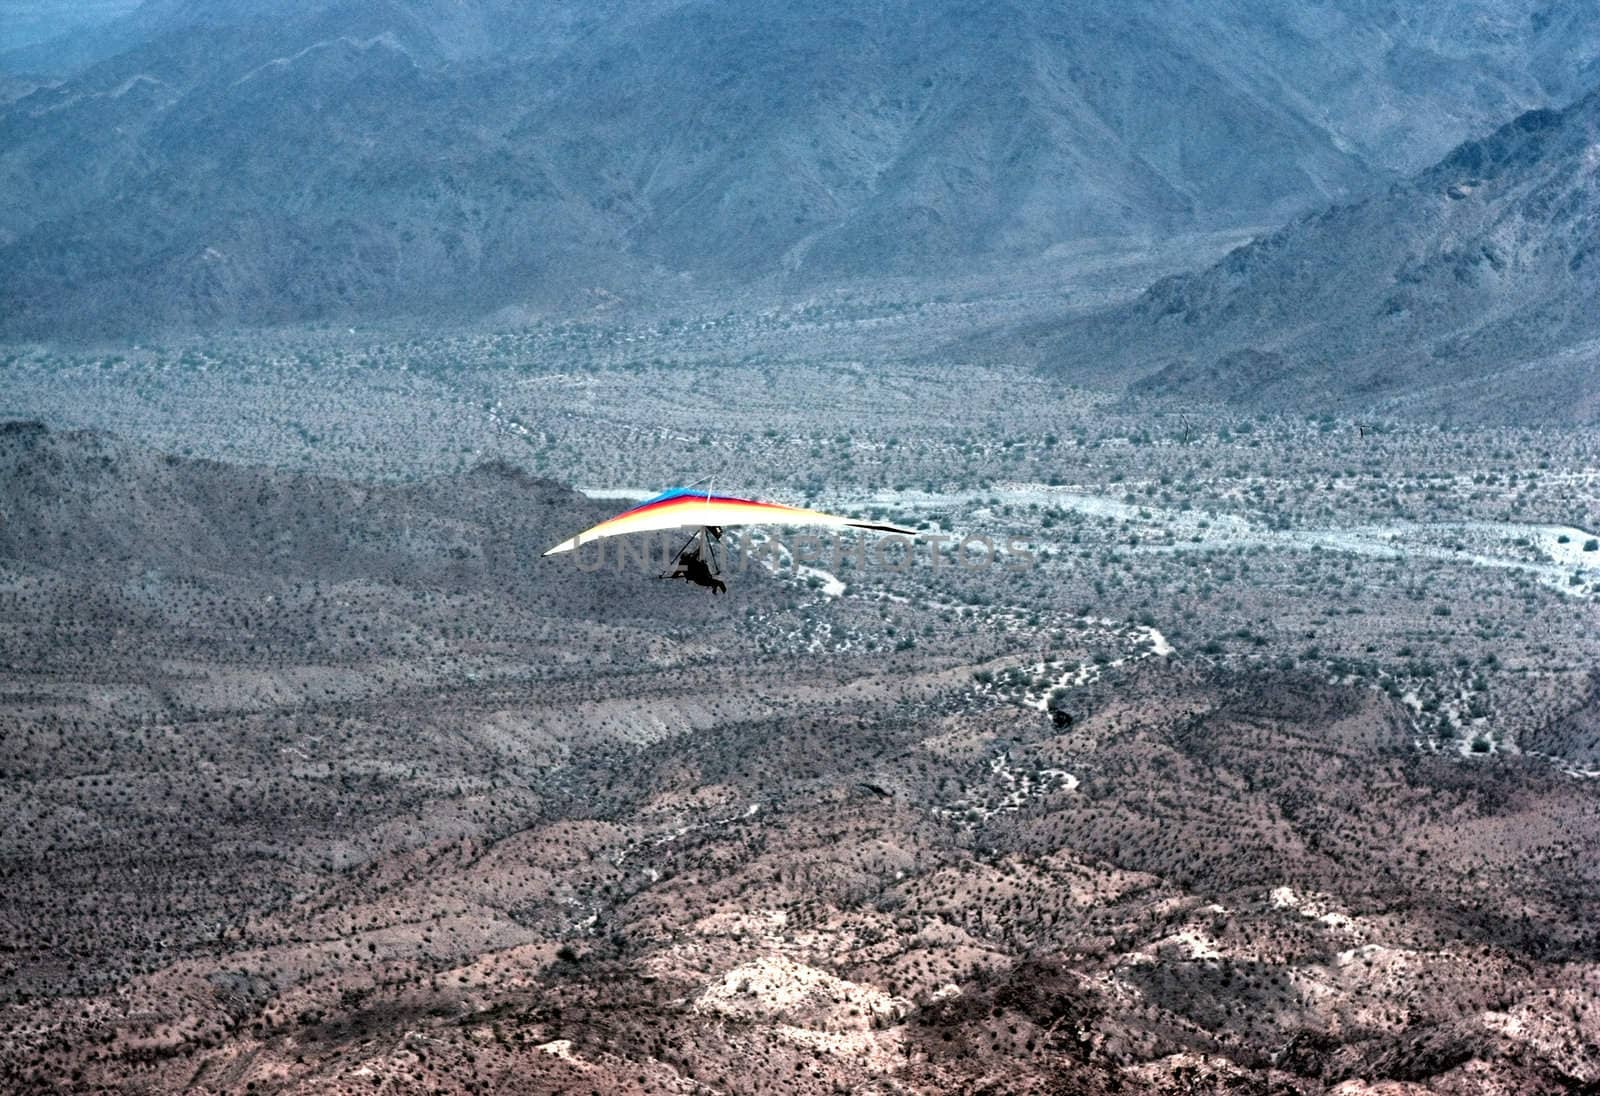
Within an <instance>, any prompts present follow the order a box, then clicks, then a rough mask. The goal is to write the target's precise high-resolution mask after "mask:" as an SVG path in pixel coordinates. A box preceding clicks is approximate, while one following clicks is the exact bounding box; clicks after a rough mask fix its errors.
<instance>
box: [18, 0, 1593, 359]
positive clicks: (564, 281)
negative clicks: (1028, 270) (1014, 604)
mask: <svg viewBox="0 0 1600 1096" xmlns="http://www.w3.org/2000/svg"><path fill="white" fill-rule="evenodd" d="M1587 15H1588V12H1587V5H1586V4H1583V3H1578V2H1559V0H1558V2H1546V0H1537V2H1535V0H1519V2H1516V3H1502V2H1489V0H1456V2H1452V3H1448V4H1433V3H1421V2H1416V0H1410V2H1402V3H1375V2H1374V3H1360V4H1353V5H1350V4H1345V5H1339V6H1338V7H1335V6H1333V5H1322V4H1317V5H1297V6H1294V7H1292V8H1289V7H1284V6H1283V5H1278V4H1273V3H1267V2H1265V0H1227V2H1224V3H1217V4H1207V5H1193V4H1187V3H1182V2H1180V0H1142V2H1139V3H1134V4H1125V3H1112V2H1110V0H1095V2H1092V3H1085V4H1081V5H1074V6H1073V7H1072V8H1071V10H1062V9H1057V8H1053V7H1045V6H1042V5H1034V4H1019V3H997V4H986V3H965V2H958V0H943V2H940V3H937V4H913V3H909V2H906V0H891V2H886V3H881V4H873V5H860V4H852V3H842V2H838V0H828V2H825V3H819V4H813V5H807V6H805V7H804V8H803V9H791V8H783V7H777V6H774V7H761V6H754V5H749V4H740V3H735V2H733V0H707V2H699V3H690V2H684V0H613V2H610V3H598V4H587V5H581V6H573V5H566V4H557V3H553V2H539V3H530V4H512V3H509V2H504V0H498V2H497V0H472V2H467V3H458V2H454V0H451V2H446V0H326V2H318V3H310V4H276V5H274V4H270V3H269V4H246V3H242V2H225V3H217V4H203V5H202V4H198V3H195V2H193V0H152V2H150V3H146V4H143V5H141V6H140V7H139V8H138V9H137V10H135V11H134V12H132V13H131V14H129V15H127V16H126V17H123V18H120V19H115V20H112V21H110V22H108V23H105V24H102V25H101V26H99V27H97V28H95V29H93V30H91V31H87V32H83V33H80V34H77V35H75V36H73V37H71V38H69V39H67V40H64V41H62V40H58V41H56V42H53V43H45V44H38V45H33V46H29V47H26V48H24V49H21V50H13V51H10V52H9V53H6V54H4V55H3V56H0V67H3V68H4V69H5V70H7V71H8V72H9V73H10V74H11V75H10V77H8V83H7V85H6V86H7V88H8V90H7V91H6V93H5V97H6V98H7V99H9V100H10V101H9V102H8V103H7V104H6V105H5V106H4V107H0V182H3V186H0V192H3V194H4V195H5V197H4V198H3V199H0V292H3V293H4V295H5V297H6V299H7V301H8V307H7V308H6V309H5V314H4V317H3V319H0V325H3V326H0V331H3V333H5V334H8V335H11V336H28V337H48V336H55V335H85V334H104V333H113V332H126V331H131V330H147V329H151V328H160V327H171V326H190V325H196V324H201V325H204V324H226V323H235V322H244V323H269V322H278V321H294V320H305V319H310V318H316V317H324V316H347V315H373V314H380V313H384V312H399V311H411V312H418V311H426V312H429V313H432V314H437V313H439V312H441V311H446V312H448V311H461V312H467V313H471V312H482V311H485V310H487V309H489V308H491V307H493V306H495V305H498V304H501V303H505V302H506V301H508V300H519V299H529V298H537V297H541V296H550V295H559V294H560V293H562V292H565V291H566V290H568V289H570V288H571V287H575V286H582V287H587V286H590V285H602V286H606V285H609V286H611V287H613V288H615V287H619V286H620V287H630V286H636V285H638V284H641V283H642V282H645V281H648V280H651V279H656V280H662V281H663V284H666V282H665V281H664V280H667V279H670V280H671V283H672V284H678V283H679V282H680V281H681V279H683V278H689V279H692V280H694V281H695V282H699V283H705V282H711V283H719V284H720V283H723V282H731V281H738V282H739V283H740V284H748V283H749V282H750V281H751V280H752V279H788V280H789V281H790V282H791V283H793V282H810V281H815V280H818V279H823V280H826V279H838V278H843V277H860V276H873V275H881V274H907V273H912V274H919V275H932V276H948V275H950V274H952V273H961V272H965V271H969V270H972V269H989V268H995V267H997V266H1000V265H1003V264H1014V263H1016V262H1018V261H1022V260H1028V259H1037V258H1040V257H1042V256H1049V255H1051V254H1054V253H1056V251H1058V250H1059V249H1061V248H1063V247H1067V248H1070V247H1071V246H1072V245H1073V243H1074V242H1075V241H1084V240H1088V239H1104V238H1106V237H1113V238H1117V239H1122V240H1126V241H1130V242H1132V243H1137V242H1138V241H1141V240H1145V241H1149V242H1150V243H1151V244H1152V245H1156V244H1158V243H1159V241H1161V240H1163V239H1165V238H1168V237H1169V236H1170V235H1171V234H1172V233H1174V232H1180V231H1184V230H1187V229H1215V228H1228V227H1234V228H1237V227H1239V226H1254V225H1262V224H1272V223H1278V222H1281V221H1282V220H1283V219H1284V218H1286V217H1290V216H1293V215H1295V214H1297V213H1300V212H1303V211H1305V210H1307V209H1313V208H1319V207H1321V206H1324V205H1326V204H1327V203H1328V202H1330V201H1338V200H1344V199H1348V198H1351V197H1353V196H1357V195H1360V194H1365V193H1369V192H1371V191H1372V190H1373V188H1375V187H1376V188H1380V189H1381V188H1382V187H1383V186H1386V185H1388V184H1389V183H1390V182H1391V181H1393V180H1396V179H1398V178H1401V177H1403V175H1404V174H1405V173H1406V172H1409V171H1413V170H1416V169H1417V168H1420V167H1422V166H1423V165H1424V164H1426V163H1427V162H1429V161H1430V160H1432V159H1435V158H1436V157H1437V156H1439V155H1440V154H1442V153H1443V152H1444V151H1446V150H1447V149H1448V148H1449V147H1451V146H1452V145H1453V144H1455V143H1456V142H1458V141H1460V140H1462V139H1463V138H1465V137H1468V136H1471V135H1474V134H1478V133H1482V132H1485V131H1487V130H1488V129H1489V128H1490V127H1491V126H1492V125H1494V124H1497V123H1499V122H1501V121H1503V120H1504V119H1506V118H1509V117H1512V116H1514V115H1516V114H1518V113H1519V112H1521V111H1523V110H1526V109H1528V108H1540V107H1546V106H1550V105H1553V104H1559V103H1562V102H1565V101H1567V100H1570V99H1571V98H1573V97H1574V96H1575V95H1577V94H1578V93H1579V92H1580V91H1581V90H1582V89H1583V88H1585V87H1586V86H1587V85H1588V84H1589V83H1590V82H1593V81H1594V80H1596V79H1597V68H1596V61H1595V58H1596V56H1597V55H1600V24H1596V22H1595V21H1594V20H1593V19H1592V18H1588V17H1587ZM29 73H31V74H33V75H31V76H29V77H28V79H22V78H21V77H22V76H23V75H25V74H29ZM30 88H31V90H29V89H30Z"/></svg>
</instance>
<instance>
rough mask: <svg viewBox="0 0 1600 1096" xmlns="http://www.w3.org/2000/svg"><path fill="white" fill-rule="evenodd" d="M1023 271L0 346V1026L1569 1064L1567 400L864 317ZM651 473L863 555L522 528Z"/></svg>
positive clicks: (109, 1081)
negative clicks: (545, 315)
mask: <svg viewBox="0 0 1600 1096" xmlns="http://www.w3.org/2000/svg"><path fill="white" fill-rule="evenodd" d="M1031 307H1041V308H1042V307H1047V302H1039V303H1038V304H1037V305H1035V304H1030V303H1029V299H1028V298H1026V297H1021V298H1019V297H1017V296H1011V295H1006V294H998V295H996V294H993V293H992V292H990V291H988V290H986V291H984V292H982V293H973V294H969V295H967V296H963V295H962V294H959V293H951V294H949V295H948V296H946V297H945V298H943V299H940V300H934V299H927V298H923V299H918V298H915V297H912V296H910V295H909V294H902V295H897V294H896V293H894V292H891V291H889V290H885V291H884V292H883V293H882V294H880V295H879V296H876V297H872V298H853V297H848V296H820V297H818V298H816V299H814V300H813V302H812V303H811V304H810V305H807V306H804V307H791V308H787V309H767V308H758V309H754V310H752V311H748V312H744V311H738V310H735V309H729V308H723V309H720V310H717V311H715V312H707V313H705V314H702V315H681V314H680V315H676V316H671V317H661V316H656V317H648V316H638V315H636V314H634V313H631V312H616V311H614V310H607V309H605V308H603V307H602V308H601V309H600V310H598V311H596V312H595V313H594V315H593V319H592V320H590V321H584V322H582V323H577V322H573V323H563V324H551V323H547V322H543V321H535V322H532V323H529V324H525V325H523V326H521V327H504V328H500V329H494V330H490V329H483V328H463V329H459V330H455V331H436V332H432V333H426V334H424V333H405V332H393V333H383V332H362V333H355V334H352V333H350V332H348V331H344V330H340V331H337V332H335V331H328V330H314V329H297V330H285V331H282V332H278V333H255V334H251V335H242V336H239V337H238V341H229V340H211V341H206V340H194V341H175V342H171V343H168V344H164V345H152V346H144V347H141V348H139V349H137V350H132V349H126V348H125V349H122V350H118V351H115V352H110V351H105V352H100V351H73V352H65V351H61V350H57V349H50V348H44V347H17V348H13V350H12V351H11V353H10V354H8V356H7V363H8V364H7V365H6V366H5V376H6V377H7V380H8V384H7V388H6V393H7V395H6V399H7V401H8V406H7V407H6V408H5V409H4V410H5V411H6V412H8V413H10V414H13V415H21V416H25V417H27V416H32V417H36V418H38V417H42V418H43V419H45V420H47V421H48V422H49V423H50V424H51V425H48V426H47V425H43V424H36V423H30V422H28V421H26V418H24V419H20V420H17V421H13V422H12V423H11V424H10V425H8V426H6V427H5V429H4V432H3V436H0V461H3V462H4V463H3V475H0V484H3V485H4V488H3V491H4V493H3V496H0V513H3V519H0V521H3V523H0V567H3V570H0V629H3V632H0V636H3V639H0V651H3V652H4V657H3V658H0V705H3V707H0V719H3V720H4V726H5V733H4V735H3V741H4V743H5V748H4V756H3V758H0V763H3V779H4V783H5V794H4V795H3V796H0V803H3V804H4V811H5V819H4V824H3V826H0V832H3V833H4V834H5V838H4V843H3V845H0V871H3V873H4V879H5V884H6V885H5V888H4V895H5V897H4V898H3V899H0V916H3V918H4V923H5V926H6V927H5V930H4V937H5V940H6V947H7V950H6V951H4V952H3V953H0V961H3V966H0V992H3V995H4V1004H3V1010H4V1011H3V1013H0V1016H3V1024H4V1027H3V1028H0V1055H3V1057H0V1077H3V1078H4V1079H5V1082H6V1084H7V1085H8V1086H9V1087H10V1088H13V1089H16V1090H18V1091H59V1090H62V1089H65V1090H69V1091H105V1090H111V1091H144V1092H164V1091H176V1090H180V1089H184V1088H186V1087H192V1088H195V1089H198V1090H204V1091H216V1092H245V1091H252V1092H272V1091H278V1092H331V1091H349V1092H358V1091H401V1092H437V1091H444V1092H501V1091H525V1092H552V1093H553V1092H590V1091H597V1092H630V1091H632V1092H705V1093H710V1092H751V1093H756V1092H772V1091H797V1092H807V1091H816V1092H831V1091H862V1092H874V1091H875V1092H929V1093H933V1092H951V1091H993V1092H1027V1091H1038V1092H1047V1091H1048V1092H1115V1091H1123V1092H1127V1091H1157V1092H1174V1093H1176V1092H1194V1091H1247V1092H1249V1091H1260V1092H1268V1091H1271V1092H1303V1093H1320V1092H1332V1091H1339V1092H1361V1091H1415V1092H1483V1091H1491V1092H1504V1093H1523V1092H1561V1091H1572V1090H1577V1089H1581V1088H1582V1087H1583V1086H1585V1085H1593V1084H1594V1083H1596V1081H1597V1080H1600V1053H1597V1049H1596V1048H1597V1045H1600V1014H1597V1012H1596V1009H1595V1005H1594V1001H1595V1000H1596V996H1597V990H1600V935H1597V934H1600V904H1597V903H1596V902H1595V901H1594V898H1593V895H1594V893H1595V886H1596V882H1597V880H1596V878H1595V869H1594V866H1593V857H1592V856H1590V855H1588V852H1589V850H1590V849H1592V848H1593V847H1594V845H1595V842H1596V840H1597V839H1600V832H1597V830H1600V799H1597V794H1600V783H1597V779H1600V738H1597V725H1596V721H1595V711H1596V696H1597V693H1596V683H1595V676H1594V675H1595V667H1596V657H1597V654H1600V649H1597V646H1596V640H1595V635H1596V632H1595V629H1594V622H1595V619H1596V602H1597V600H1600V544H1595V543H1594V541H1595V537H1596V532H1597V530H1600V491H1597V490H1596V483H1597V482H1600V449H1597V446H1596V440H1595V438H1594V436H1593V435H1592V433H1586V432H1584V431H1573V430H1557V429H1530V428H1513V427H1488V426H1485V427H1480V428H1473V429H1465V428H1460V427H1441V426H1438V425H1418V424H1414V423H1407V422H1405V421H1403V420H1384V419H1379V418H1376V417H1370V418H1365V419H1362V420H1359V421H1352V420H1348V419H1337V418H1334V417H1332V416H1325V417H1323V416H1319V417H1313V418H1306V417H1301V416H1286V415H1260V414H1241V413H1239V412H1237V411H1234V410H1229V409H1224V408H1217V407H1209V408H1208V407H1205V406H1203V405H1195V406H1193V407H1191V408H1190V409H1189V410H1187V411H1184V412H1182V413H1171V412H1168V411H1163V410H1157V409H1141V408H1139V407H1138V406H1132V405H1129V404H1127V403H1126V402H1125V401H1122V400H1121V398H1120V397H1112V396H1108V395H1104V394H1098V393H1093V392H1088V391H1082V390H1075V389H1069V388H1063V387H1060V386H1058V385H1056V384H1054V383H1053V382H1049V381H1047V380H1045V379H1042V378H1040V377H1038V376H1037V375H1034V374H1030V373H1027V372H1024V371H1020V370H1012V369H1006V368H1003V367H997V366H979V365H956V364H954V363H952V364H949V365H926V364H916V363H915V362H913V361H910V360H902V361H900V362H898V363H896V362H895V358H894V354H893V353H888V352H887V351H892V349H893V348H894V347H895V346H896V345H898V344H899V343H900V342H901V341H905V342H915V341H917V340H918V338H919V331H932V332H934V333H937V332H938V331H939V330H940V325H942V324H947V325H949V327H950V328H951V329H955V328H957V327H959V326H960V325H962V324H964V323H966V322H968V321H969V320H970V319H971V317H972V316H973V315H974V314H975V313H977V314H993V312H995V311H1000V312H1005V313H1007V314H1015V313H1017V312H1018V311H1025V310H1026V309H1028V308H1031ZM864 347H878V348H881V349H882V350H884V351H886V353H885V354H884V357H883V359H882V360H883V361H884V362H886V363H887V364H883V365H879V366H876V367H875V368H874V369H873V371H872V372H871V374H870V375H869V374H868V373H867V372H866V371H865V370H864V369H863V368H862V365H861V363H860V361H859V357H860V355H861V354H862V353H863V348H864ZM801 348H804V349H803V350H802V349H801ZM258 370H259V372H257V371H258ZM254 378H259V379H254ZM69 426H70V427H75V429H67V427H69ZM107 429H109V430H112V431H114V432H115V433H106V432H104V431H105V430H107ZM125 438H126V439H132V438H142V439H147V440H146V441H132V440H123V439H125ZM151 443H153V444H154V447H152V446H151ZM185 449H186V450H188V453H187V454H185V453H184V452H183V450H185ZM219 457H221V458H226V459H225V460H222V461H218V460H216V459H215V458H219ZM341 470H342V471H343V474H340V473H341ZM703 475H715V476H716V477H718V486H719V489H729V490H732V489H734V487H735V485H737V486H738V487H739V488H741V489H745V490H748V491H749V492H750V493H752V494H758V495H764V496H766V497H773V498H777V499H780V500H783V501H790V502H810V503H814V504H817V505H824V506H829V507H833V508H838V509H846V510H850V511H854V512H858V513H863V514H878V515H882V516H892V517H893V518H894V519H895V520H901V521H906V522H909V523H911V524H913V525H916V526H918V527H919V529H920V530H922V534H923V536H922V542H921V543H920V544H919V545H918V547H917V549H916V552H917V556H916V561H915V566H912V567H910V568H909V569H906V570H904V571H900V570H896V569H893V568H887V567H884V566H881V565H876V564H874V563H873V562H872V561H871V559H870V558H869V559H868V560H867V561H866V562H865V563H863V562H861V561H858V560H854V559H852V558H851V557H852V550H849V549H847V550H846V551H845V552H843V553H842V558H840V559H837V560H835V559H832V558H829V557H828V556H826V555H824V556H823V557H822V558H818V559H812V560H805V561H790V560H787V559H784V560H783V563H784V565H783V566H780V567H778V568H777V569H776V570H775V571H774V572H773V573H766V572H764V571H762V570H760V569H758V568H752V569H750V570H747V571H745V572H742V573H737V574H735V575H734V576H733V578H732V590H731V592H730V594H729V595H728V596H727V597H722V598H712V597H710V596H705V595H703V592H702V591H698V590H694V589H691V588H688V587H683V586H681V585H679V584H667V583H660V582H657V581H656V580H655V579H654V578H652V577H650V576H648V575H644V574H638V573H635V572H633V571H632V570H625V571H623V572H621V573H615V572H613V571H612V570H609V569H608V570H606V571H603V572H600V573H585V572H583V571H582V570H580V569H578V568H577V567H576V566H575V565H574V564H573V562H572V561H571V560H566V559H554V558H552V559H541V558H539V553H540V552H542V551H543V549H544V548H545V547H548V546H549V545H550V544H552V543H554V542H556V541H557V540H559V539H562V538H563V537H565V536H567V535H569V534H570V533H571V532H573V531H574V530H575V529H577V528H581V527H583V526H584V525H587V524H589V523H592V522H593V521H594V520H597V519H598V518H599V517H601V516H603V515H605V514H607V513H610V512H613V511H614V510H615V509H617V508H619V507H620V506H622V505H623V502H622V501H620V500H621V499H623V498H626V497H636V496H639V495H642V494H644V493H646V492H647V491H648V490H651V489H654V488H657V487H659V486H662V485H664V484H666V483H669V482H673V481H676V480H687V479H695V478H699V477H700V476H703ZM563 483H568V484H577V485H578V486H580V487H582V488H583V489H584V490H586V491H588V492H589V493H590V495H592V496H593V497H592V498H586V497H585V496H584V495H583V494H580V493H578V492H575V491H573V490H572V489H570V488H568V487H564V486H560V485H561V484H563ZM968 534H981V535H983V536H984V537H987V538H989V539H990V540H992V541H994V542H995V543H997V544H999V545H1000V546H1001V548H1002V552H1003V550H1004V549H1006V548H1007V547H1008V546H1009V545H1011V544H1012V543H1013V542H1014V543H1015V544H1016V545H1018V546H1026V548H1027V549H1028V550H1029V551H1030V552H1032V553H1034V554H1035V557H1036V561H1037V565H1036V566H1033V567H1031V568H1027V569H1008V568H1007V567H1005V566H1004V556H1003V554H1002V557H1001V559H1000V560H999V561H998V562H997V564H996V565H995V566H988V567H986V566H982V565H981V564H982V559H981V558H979V559H977V560H976V561H975V560H973V559H970V558H967V557H966V556H958V554H957V549H955V547H954V546H953V544H945V545H944V546H943V547H938V546H937V545H938V542H937V541H936V540H935V539H933V538H935V537H937V536H940V535H950V536H951V537H953V538H959V537H964V536H966V535H968ZM749 546H750V541H748V540H746V539H744V538H743V537H741V536H738V535H736V536H735V540H734V543H733V545H732V548H733V550H734V552H736V553H737V552H741V551H744V550H747V549H748V548H749ZM978 551H981V546H969V548H968V550H967V554H968V555H969V556H970V555H971V554H972V553H973V552H978ZM936 557H937V563H936ZM963 560H965V562H966V564H967V565H966V566H963ZM1385 1086H1388V1087H1387V1088H1386V1087H1385Z"/></svg>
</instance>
